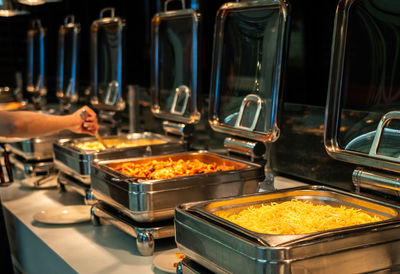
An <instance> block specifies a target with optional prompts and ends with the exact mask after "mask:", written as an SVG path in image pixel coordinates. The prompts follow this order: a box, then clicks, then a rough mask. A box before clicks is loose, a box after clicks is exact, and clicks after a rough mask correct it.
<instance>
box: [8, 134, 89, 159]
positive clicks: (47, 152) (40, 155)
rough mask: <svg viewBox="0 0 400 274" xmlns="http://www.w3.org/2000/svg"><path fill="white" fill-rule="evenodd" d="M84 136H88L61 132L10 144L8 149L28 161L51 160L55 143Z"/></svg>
mask: <svg viewBox="0 0 400 274" xmlns="http://www.w3.org/2000/svg"><path fill="white" fill-rule="evenodd" d="M82 136H86V135H83V134H77V133H73V132H71V131H61V132H59V133H54V134H49V135H46V136H41V137H36V138H30V139H27V140H23V141H20V142H13V143H9V144H8V148H9V150H10V151H11V152H13V153H15V154H17V155H19V156H21V157H23V158H24V159H26V160H35V161H44V160H49V159H50V160H51V159H52V158H53V143H55V142H56V141H58V140H59V139H62V138H73V137H82Z"/></svg>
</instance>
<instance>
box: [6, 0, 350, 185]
mask: <svg viewBox="0 0 400 274" xmlns="http://www.w3.org/2000/svg"><path fill="white" fill-rule="evenodd" d="M224 2H225V1H221V0H193V1H190V0H187V1H186V7H187V8H196V9H199V10H200V12H201V14H202V16H203V22H204V29H203V36H202V39H201V40H202V41H201V43H202V46H203V53H202V60H201V62H200V63H201V65H202V68H201V71H202V90H201V92H202V98H203V100H204V102H202V104H203V105H204V108H203V110H202V112H203V115H202V124H201V129H200V130H199V131H197V134H196V136H195V137H196V140H195V141H194V142H193V144H194V148H195V149H210V148H212V146H213V145H216V146H218V145H219V146H222V144H223V138H224V137H226V136H222V135H221V134H218V133H215V132H213V131H212V130H211V129H210V128H209V125H208V120H207V119H208V118H207V98H208V93H209V77H210V73H211V70H210V62H211V54H212V41H213V31H214V22H215V15H216V12H217V10H218V8H219V7H220V6H221V5H222V4H223V3H224ZM163 4H164V1H162V0H152V1H148V0H135V1H128V0H115V1H102V0H98V1H82V0H80V1H78V0H63V1H62V2H58V3H48V4H45V5H42V6H36V7H26V6H24V8H25V9H28V10H29V11H30V14H29V15H24V16H19V17H13V18H0V86H11V87H14V86H15V73H16V72H21V73H22V74H23V79H24V80H25V77H26V75H25V70H26V69H25V66H26V63H25V60H26V59H25V58H26V32H27V30H28V28H29V27H30V24H31V21H32V20H33V19H37V18H38V19H40V20H41V23H42V26H43V27H45V28H46V29H47V33H46V45H45V46H46V78H47V88H48V95H47V96H48V102H50V103H51V102H55V103H56V102H57V98H56V97H55V87H56V79H57V76H56V72H57V39H58V29H59V27H60V25H61V24H63V22H64V18H65V16H67V15H70V14H73V15H74V16H75V22H79V23H80V25H81V35H80V60H79V76H78V78H79V93H80V95H81V94H83V92H84V90H85V89H86V88H87V87H88V86H89V84H90V25H91V24H92V22H93V21H94V20H96V19H98V18H99V13H100V10H101V9H103V8H105V7H114V8H115V13H116V16H119V17H122V18H124V19H125V20H126V56H125V65H126V71H125V79H126V84H127V85H138V86H141V87H144V90H148V89H149V87H150V75H151V66H150V65H151V64H150V61H151V32H150V31H151V29H150V26H151V19H152V17H153V16H154V14H155V13H156V12H159V11H161V10H162V8H163ZM290 5H291V25H290V38H289V48H288V54H287V59H286V60H287V65H286V69H285V75H284V81H283V85H282V86H283V96H282V97H281V98H283V102H282V108H281V109H280V117H281V118H280V124H279V126H280V129H281V134H280V138H279V140H278V141H277V142H276V143H275V144H274V145H273V149H272V152H271V157H270V158H271V161H272V167H273V169H274V172H276V173H277V174H279V173H281V174H284V175H287V176H293V177H296V178H300V179H301V180H309V181H311V182H318V183H326V184H330V185H335V186H343V187H344V188H351V171H352V169H353V167H351V166H350V167H349V166H348V165H346V164H344V163H339V162H338V161H336V160H333V159H332V158H330V157H329V156H328V155H327V153H326V151H325V148H324V143H323V125H324V107H325V103H326V95H327V88H328V79H329V64H330V51H331V43H332V32H333V25H334V18H335V12H336V6H337V0H325V1H315V0H292V1H290ZM179 7H180V4H179V1H175V2H173V3H172V4H171V5H170V6H169V9H175V8H179ZM80 103H82V104H89V101H81V102H80ZM126 112H127V111H126ZM140 119H141V127H142V129H143V130H150V131H151V130H154V129H155V128H157V129H159V128H160V127H159V125H160V121H158V120H157V119H154V118H153V117H152V114H151V112H150V111H149V108H145V109H141V112H140ZM332 167H334V168H332ZM338 170H340V172H339V173H337V172H336V173H335V174H332V172H333V171H338Z"/></svg>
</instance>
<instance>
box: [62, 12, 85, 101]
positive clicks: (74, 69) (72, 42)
mask: <svg viewBox="0 0 400 274" xmlns="http://www.w3.org/2000/svg"><path fill="white" fill-rule="evenodd" d="M80 30H81V27H80V24H79V23H75V16H74V15H68V16H67V17H65V19H64V24H63V25H61V26H60V28H59V31H58V59H57V61H58V66H57V91H56V95H57V97H58V98H59V99H60V101H61V103H62V104H63V105H64V108H68V106H69V104H70V103H74V102H76V101H77V100H78V82H77V76H78V68H79V63H78V54H79V52H78V50H79V45H78V43H79V33H80Z"/></svg>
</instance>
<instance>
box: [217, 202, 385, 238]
mask: <svg viewBox="0 0 400 274" xmlns="http://www.w3.org/2000/svg"><path fill="white" fill-rule="evenodd" d="M214 214H215V215H217V216H219V217H221V218H223V219H226V220H228V221H230V222H232V223H234V224H237V225H239V226H242V227H244V228H246V229H248V230H251V231H254V232H258V233H264V234H279V235H295V234H306V233H312V232H318V231H325V230H329V229H335V228H343V227H348V226H354V225H361V224H367V223H373V222H379V221H382V219H381V218H380V217H378V216H371V215H369V214H367V213H365V212H363V211H362V210H360V209H356V208H352V207H345V206H343V205H342V206H339V207H334V206H330V205H321V204H313V203H312V202H310V201H301V200H297V199H292V200H291V201H285V202H282V203H276V202H272V203H269V204H261V205H260V206H249V207H247V208H245V209H242V210H240V211H239V212H237V213H233V214H232V213H230V212H229V211H226V210H221V211H216V212H214Z"/></svg>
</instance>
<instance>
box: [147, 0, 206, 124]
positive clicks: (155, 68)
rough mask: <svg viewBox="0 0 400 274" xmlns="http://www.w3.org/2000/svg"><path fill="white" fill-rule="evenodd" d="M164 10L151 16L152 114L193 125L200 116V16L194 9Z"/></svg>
mask: <svg viewBox="0 0 400 274" xmlns="http://www.w3.org/2000/svg"><path fill="white" fill-rule="evenodd" d="M169 2H171V1H167V2H166V3H165V10H164V11H163V12H159V13H157V14H155V15H154V16H153V18H152V37H153V39H152V40H153V44H152V51H153V55H152V57H153V60H152V80H151V81H152V83H151V85H152V107H151V111H152V112H153V114H154V116H156V117H158V118H162V119H166V120H170V121H174V122H178V123H185V124H197V123H198V122H199V121H200V118H201V112H200V109H199V102H200V101H201V99H202V98H200V96H201V94H199V92H200V90H199V87H200V86H201V83H200V78H201V74H202V73H201V71H200V70H199V67H200V65H201V64H200V60H201V58H200V57H201V48H200V46H201V43H200V41H201V40H200V38H201V37H202V35H203V34H202V33H200V25H201V23H202V22H201V15H200V13H199V12H198V11H197V10H193V9H185V5H184V1H181V4H182V9H178V10H173V11H172V10H171V11H168V10H167V4H168V3H169Z"/></svg>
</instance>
